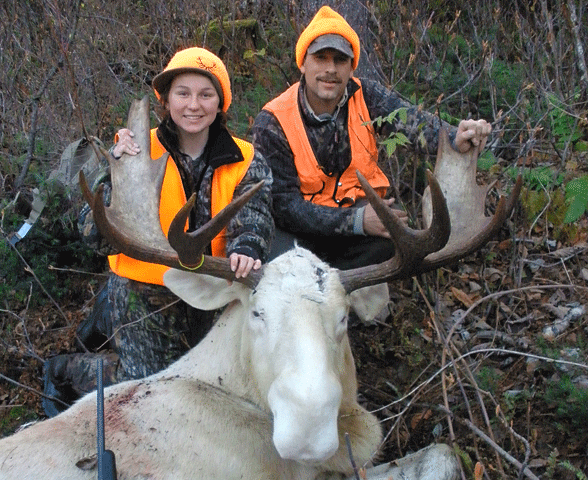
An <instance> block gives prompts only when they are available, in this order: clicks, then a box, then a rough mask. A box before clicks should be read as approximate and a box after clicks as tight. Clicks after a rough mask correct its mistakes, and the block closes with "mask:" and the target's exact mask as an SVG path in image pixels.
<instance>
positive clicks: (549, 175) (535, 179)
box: [506, 166, 564, 190]
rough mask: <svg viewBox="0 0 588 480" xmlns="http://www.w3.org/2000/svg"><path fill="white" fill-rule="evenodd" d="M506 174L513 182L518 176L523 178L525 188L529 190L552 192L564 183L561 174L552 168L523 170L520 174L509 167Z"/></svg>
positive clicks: (543, 167) (517, 170) (516, 169)
mask: <svg viewBox="0 0 588 480" xmlns="http://www.w3.org/2000/svg"><path fill="white" fill-rule="evenodd" d="M506 173H507V174H508V175H509V176H510V177H511V178H512V179H513V180H514V179H516V178H517V176H518V175H519V174H521V175H522V176H523V182H524V184H525V186H527V187H528V188H530V189H531V190H552V189H553V188H555V187H557V186H560V185H561V184H562V183H563V181H564V175H563V173H558V172H556V171H555V169H554V168H553V167H549V166H541V167H536V168H529V169H525V170H523V171H522V172H521V171H520V170H519V169H518V168H515V167H509V168H508V169H507V170H506Z"/></svg>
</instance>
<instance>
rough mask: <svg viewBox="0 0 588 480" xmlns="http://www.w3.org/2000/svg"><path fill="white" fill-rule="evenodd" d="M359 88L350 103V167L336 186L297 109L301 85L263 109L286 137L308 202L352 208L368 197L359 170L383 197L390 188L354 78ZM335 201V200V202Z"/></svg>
mask: <svg viewBox="0 0 588 480" xmlns="http://www.w3.org/2000/svg"><path fill="white" fill-rule="evenodd" d="M354 81H357V82H358V83H359V85H360V88H359V89H358V90H357V92H355V94H353V95H352V96H351V98H350V99H349V103H348V105H349V112H348V125H347V128H348V131H349V141H350V144H351V163H350V164H349V167H347V169H346V170H345V171H344V172H343V174H342V175H341V178H340V179H339V180H338V182H339V183H338V185H337V184H336V182H337V178H336V177H329V176H327V175H326V174H325V173H324V172H323V171H322V169H321V168H320V166H319V164H318V162H317V160H316V157H315V155H314V152H313V150H312V147H311V146H310V142H309V141H308V136H307V135H306V130H305V128H304V124H303V122H302V117H301V115H300V110H299V108H298V90H299V83H295V84H294V85H292V86H291V87H290V88H288V90H286V91H285V92H284V93H282V94H281V95H280V96H279V97H277V98H275V99H274V100H272V101H270V102H269V103H268V104H266V105H265V106H264V107H263V108H264V110H267V111H269V112H271V113H272V114H273V115H274V116H275V117H276V119H277V120H278V122H280V125H281V126H282V130H283V131H284V133H285V134H286V138H287V140H288V143H289V144H290V149H291V150H292V153H293V155H294V164H295V165H296V170H297V171H298V177H299V178H300V191H301V192H302V194H303V195H304V198H305V199H306V200H309V201H311V202H313V203H316V204H319V205H327V206H331V207H337V206H350V205H353V204H354V203H355V201H356V200H357V199H359V198H362V197H365V193H364V191H363V189H362V188H361V185H360V183H359V180H358V179H357V175H356V173H355V171H356V170H359V171H360V172H361V173H362V174H363V175H364V177H365V178H366V179H367V181H368V182H369V184H370V185H371V186H372V187H373V188H374V189H375V190H376V192H377V193H378V195H380V196H381V197H383V196H384V195H385V193H386V191H387V189H388V187H389V186H390V182H389V181H388V178H387V177H386V175H385V174H384V172H382V170H381V169H380V167H379V166H378V148H377V146H376V138H375V133H374V128H373V126H372V125H371V124H367V123H366V122H369V121H370V115H369V112H368V109H367V106H366V104H365V100H364V98H363V92H362V89H361V82H360V81H359V80H358V79H356V78H354ZM333 197H334V198H333Z"/></svg>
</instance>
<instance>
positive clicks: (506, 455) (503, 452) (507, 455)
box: [457, 418, 539, 480]
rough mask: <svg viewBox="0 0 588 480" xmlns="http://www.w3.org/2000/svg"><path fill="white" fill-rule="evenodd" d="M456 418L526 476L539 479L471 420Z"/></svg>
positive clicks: (534, 479) (533, 479) (535, 479)
mask: <svg viewBox="0 0 588 480" xmlns="http://www.w3.org/2000/svg"><path fill="white" fill-rule="evenodd" d="M457 420H458V421H459V422H462V423H463V424H465V425H466V426H467V427H468V428H469V429H470V430H472V432H474V433H475V434H476V435H478V436H479V437H480V438H481V439H482V440H484V441H485V442H486V443H487V444H488V445H490V446H491V447H492V448H493V449H494V450H496V451H497V452H498V453H499V454H500V455H501V456H502V457H503V458H504V459H505V460H507V461H508V462H510V463H511V464H513V465H514V466H515V467H516V468H518V469H519V470H522V471H523V473H524V474H525V475H526V476H527V477H528V478H530V479H531V480H539V477H537V476H536V475H535V474H534V473H533V472H531V470H529V468H528V467H525V466H524V465H522V464H521V462H519V461H518V460H517V459H516V458H514V457H513V456H512V455H511V454H510V453H508V452H507V451H506V450H504V449H503V448H502V447H500V446H499V445H497V444H496V442H494V441H493V440H492V439H491V438H490V437H489V436H488V435H486V434H485V433H484V432H483V431H482V430H480V429H479V428H478V427H476V426H475V425H474V424H473V423H472V422H470V421H469V420H467V419H462V418H457Z"/></svg>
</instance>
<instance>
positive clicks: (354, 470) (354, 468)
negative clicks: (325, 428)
mask: <svg viewBox="0 0 588 480" xmlns="http://www.w3.org/2000/svg"><path fill="white" fill-rule="evenodd" d="M345 443H346V444H347V454H348V455H349V462H350V463H351V467H352V468H353V472H354V474H355V480H360V478H359V470H358V469H357V465H356V464H355V459H354V458H353V450H352V449H351V440H349V434H348V433H347V432H345Z"/></svg>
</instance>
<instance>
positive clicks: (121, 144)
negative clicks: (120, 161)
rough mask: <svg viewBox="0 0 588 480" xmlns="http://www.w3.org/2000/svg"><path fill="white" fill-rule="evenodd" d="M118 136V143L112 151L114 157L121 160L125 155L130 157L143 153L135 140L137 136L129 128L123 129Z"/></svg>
mask: <svg viewBox="0 0 588 480" xmlns="http://www.w3.org/2000/svg"><path fill="white" fill-rule="evenodd" d="M117 135H118V141H117V142H116V145H115V146H114V148H113V149H112V155H113V156H114V158H120V157H121V156H122V154H123V153H126V154H128V155H137V154H138V153H139V152H140V151H141V148H140V147H139V144H137V143H136V142H135V141H134V140H133V137H134V136H135V134H134V133H133V132H132V131H130V130H129V129H128V128H121V129H120V130H119V131H118V132H117Z"/></svg>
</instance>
